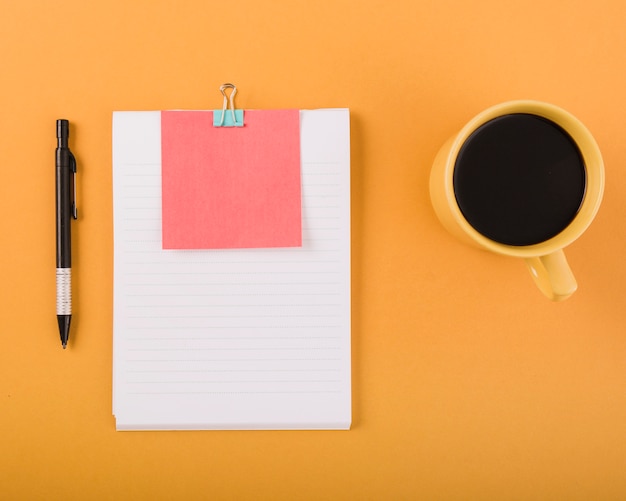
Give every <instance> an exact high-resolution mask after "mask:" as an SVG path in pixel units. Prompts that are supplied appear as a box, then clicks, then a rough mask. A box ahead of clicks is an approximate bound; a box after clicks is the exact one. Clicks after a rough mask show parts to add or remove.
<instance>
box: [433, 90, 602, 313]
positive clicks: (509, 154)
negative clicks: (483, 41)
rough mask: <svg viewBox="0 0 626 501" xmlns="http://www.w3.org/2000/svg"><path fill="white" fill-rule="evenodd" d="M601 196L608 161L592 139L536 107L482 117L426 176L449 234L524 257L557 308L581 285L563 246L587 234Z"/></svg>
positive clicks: (557, 112) (561, 115) (555, 111)
mask: <svg viewBox="0 0 626 501" xmlns="http://www.w3.org/2000/svg"><path fill="white" fill-rule="evenodd" d="M553 150H554V151H553ZM579 171H580V173H578V172H579ZM566 186H567V187H568V188H564V187H566ZM603 192H604V164H603V161H602V155H601V154H600V149H599V148H598V145H597V143H596V141H595V139H594V138H593V136H592V135H591V133H590V132H589V131H588V130H587V128H586V127H585V126H584V125H583V124H582V123H581V122H580V121H579V120H578V119H577V118H576V117H574V116H573V115H571V114H570V113H568V112H567V111H565V110H563V109H561V108H559V107H557V106H554V105H551V104H548V103H543V102H539V101H526V100H525V101H509V102H505V103H502V104H499V105H496V106H493V107H491V108H489V109H487V110H485V111H483V112H482V113H479V114H478V115H477V116H475V117H474V118H473V119H472V120H470V121H469V122H468V123H467V124H466V125H465V126H464V127H463V128H462V129H461V131H460V132H458V133H457V134H455V135H454V136H453V137H452V138H450V139H449V140H448V141H447V142H446V143H445V144H444V145H443V146H442V148H441V150H440V151H439V153H438V154H437V156H436V158H435V160H434V163H433V167H432V170H431V175H430V196H431V201H432V204H433V207H434V209H435V212H436V214H437V216H438V218H439V219H440V221H441V222H442V224H443V225H444V226H445V227H446V228H447V229H448V231H450V232H451V233H452V234H453V235H455V236H457V237H458V238H460V239H461V240H463V241H465V242H467V243H470V244H473V245H475V246H478V247H480V248H482V249H486V250H490V251H493V252H496V253H499V254H504V255H508V256H514V257H520V258H523V259H524V260H525V261H526V264H527V266H528V269H529V270H530V273H531V275H532V277H533V279H534V280H535V283H536V284H537V286H538V287H539V289H540V290H541V291H542V292H543V293H544V294H545V295H546V296H547V297H548V298H550V299H552V300H554V301H559V300H563V299H566V298H567V297H569V296H570V295H571V294H572V293H573V292H574V291H575V290H576V288H577V283H576V279H575V278H574V275H573V273H572V271H571V269H570V267H569V265H568V263H567V260H566V258H565V254H564V253H563V248H564V247H566V246H567V245H569V244H571V243H572V242H573V241H574V240H576V239H577V238H578V237H579V236H580V235H581V234H582V233H583V232H584V231H585V230H586V229H587V227H588V226H589V224H590V223H591V221H592V220H593V218H594V217H595V215H596V213H597V211H598V208H599V206H600V202H601V200H602V194H603ZM553 213H554V214H553ZM551 220H554V221H553V222H552V223H551V222H550V221H551ZM544 223H545V225H548V226H549V225H550V224H552V225H553V227H551V228H549V227H548V226H546V227H545V228H541V227H542V226H543V225H544ZM553 223H554V224H553ZM535 227H537V231H535ZM533 232H534V233H535V234H533Z"/></svg>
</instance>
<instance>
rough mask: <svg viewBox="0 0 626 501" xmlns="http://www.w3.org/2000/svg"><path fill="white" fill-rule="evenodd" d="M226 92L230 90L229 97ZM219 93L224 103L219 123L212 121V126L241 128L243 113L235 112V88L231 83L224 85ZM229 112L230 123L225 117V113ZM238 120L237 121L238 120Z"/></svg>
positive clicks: (240, 111)
mask: <svg viewBox="0 0 626 501" xmlns="http://www.w3.org/2000/svg"><path fill="white" fill-rule="evenodd" d="M228 90H230V91H231V92H230V95H229V94H228V92H227V91H228ZM220 92H221V93H222V96H224V102H223V104H222V114H221V118H220V120H219V122H217V120H214V124H213V125H215V126H217V127H222V126H226V127H228V126H230V127H241V126H243V111H242V110H235V94H237V87H235V85H233V84H231V83H225V84H223V85H222V86H221V87H220ZM227 110H229V111H230V115H231V118H232V123H231V121H230V120H228V119H227V117H226V111H227ZM238 118H239V120H238Z"/></svg>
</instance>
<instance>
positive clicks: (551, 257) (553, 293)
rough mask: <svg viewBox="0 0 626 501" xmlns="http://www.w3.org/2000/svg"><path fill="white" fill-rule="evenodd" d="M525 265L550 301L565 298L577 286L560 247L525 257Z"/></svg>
mask: <svg viewBox="0 0 626 501" xmlns="http://www.w3.org/2000/svg"><path fill="white" fill-rule="evenodd" d="M526 266H528V269H529V271H530V274H531V275H532V277H533V279H534V280H535V283H536V284H537V287H539V289H540V290H541V292H543V293H544V294H545V295H546V296H547V297H548V298H549V299H551V300H552V301H562V300H563V299H567V298H568V297H570V296H571V295H572V294H573V293H574V292H575V291H576V289H577V288H578V284H577V283H576V278H574V274H573V273H572V270H571V269H570V267H569V265H568V264H567V259H565V253H564V252H563V250H562V249H559V250H557V251H555V252H553V253H551V254H547V255H545V256H538V257H531V258H526Z"/></svg>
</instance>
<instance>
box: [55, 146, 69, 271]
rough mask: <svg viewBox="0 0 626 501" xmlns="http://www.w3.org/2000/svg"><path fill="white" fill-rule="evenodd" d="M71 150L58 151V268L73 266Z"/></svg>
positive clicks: (62, 149) (58, 149)
mask: <svg viewBox="0 0 626 501" xmlns="http://www.w3.org/2000/svg"><path fill="white" fill-rule="evenodd" d="M70 171H71V168H70V150H69V149H68V148H57V149H56V183H55V184H56V244H57V245H56V257H57V268H69V267H70V266H71V265H72V245H71V228H70V220H71V214H72V210H71V205H72V204H71V181H72V179H71V176H72V173H71V172H70Z"/></svg>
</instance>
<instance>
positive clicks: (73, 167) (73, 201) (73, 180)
mask: <svg viewBox="0 0 626 501" xmlns="http://www.w3.org/2000/svg"><path fill="white" fill-rule="evenodd" d="M69 154H70V171H71V172H72V176H71V184H72V186H71V189H70V197H71V198H70V204H71V210H72V217H73V218H74V219H78V210H77V208H76V158H74V155H73V154H72V152H71V151H70V152H69Z"/></svg>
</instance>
